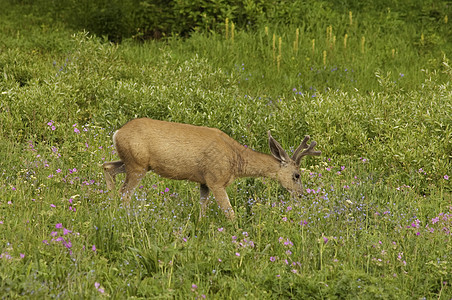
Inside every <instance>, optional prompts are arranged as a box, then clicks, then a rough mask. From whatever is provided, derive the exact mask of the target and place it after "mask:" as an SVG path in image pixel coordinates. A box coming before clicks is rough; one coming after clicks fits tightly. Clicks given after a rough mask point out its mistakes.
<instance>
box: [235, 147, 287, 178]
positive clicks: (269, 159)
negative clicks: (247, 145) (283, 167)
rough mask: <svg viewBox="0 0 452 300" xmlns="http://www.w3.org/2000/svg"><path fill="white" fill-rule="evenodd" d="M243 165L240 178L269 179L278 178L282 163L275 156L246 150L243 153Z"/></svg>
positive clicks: (240, 169)
mask: <svg viewBox="0 0 452 300" xmlns="http://www.w3.org/2000/svg"><path fill="white" fill-rule="evenodd" d="M241 158H242V163H241V166H240V167H239V172H238V173H239V174H238V176H239V177H269V178H276V174H277V173H278V170H279V169H280V162H279V161H278V160H276V159H275V158H274V157H273V156H271V155H268V154H264V153H260V152H256V151H253V150H251V149H246V150H245V151H244V152H243V153H242V157H241Z"/></svg>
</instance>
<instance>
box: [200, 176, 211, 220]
mask: <svg viewBox="0 0 452 300" xmlns="http://www.w3.org/2000/svg"><path fill="white" fill-rule="evenodd" d="M199 191H200V194H201V211H200V212H199V218H200V219H201V218H202V217H204V216H205V215H206V210H207V206H208V205H209V193H210V190H209V187H208V186H207V185H205V184H203V183H201V186H200V189H199Z"/></svg>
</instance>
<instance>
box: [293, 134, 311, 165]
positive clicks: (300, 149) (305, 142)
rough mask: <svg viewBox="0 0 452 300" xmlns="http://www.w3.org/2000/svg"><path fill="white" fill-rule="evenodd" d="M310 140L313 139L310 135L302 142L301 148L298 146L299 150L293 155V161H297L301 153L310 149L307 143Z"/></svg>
mask: <svg viewBox="0 0 452 300" xmlns="http://www.w3.org/2000/svg"><path fill="white" fill-rule="evenodd" d="M310 138H311V137H310V136H309V135H306V136H305V137H304V139H303V141H302V142H301V144H300V146H298V148H297V150H295V152H294V153H293V155H292V159H293V160H296V158H297V156H298V155H299V154H300V152H301V151H302V150H303V149H306V148H308V147H309V146H308V143H307V141H308V140H309V139H310Z"/></svg>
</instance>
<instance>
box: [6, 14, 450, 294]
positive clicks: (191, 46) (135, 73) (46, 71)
mask: <svg viewBox="0 0 452 300" xmlns="http://www.w3.org/2000/svg"><path fill="white" fill-rule="evenodd" d="M30 18H31V19H32V20H34V21H33V22H35V21H36V19H33V18H32V17H30ZM341 18H342V20H341V23H340V24H339V23H331V24H328V25H327V26H324V27H321V26H319V28H317V29H315V30H311V29H309V30H308V29H307V28H303V27H299V30H298V31H297V28H296V27H294V28H283V27H278V26H276V25H273V26H272V25H270V24H269V25H268V26H267V28H265V27H263V28H262V29H261V30H257V31H256V32H255V33H250V32H246V31H243V30H239V29H237V28H235V30H234V35H232V33H231V31H230V30H231V28H232V25H231V23H229V25H228V28H229V34H228V36H227V38H226V35H225V34H210V35H209V34H194V35H193V36H192V37H191V38H189V39H187V40H178V39H169V40H167V41H165V42H148V43H144V44H135V43H134V42H132V41H128V42H127V41H126V42H124V43H123V44H121V45H113V44H110V43H108V42H105V41H104V40H102V39H99V38H96V37H93V36H89V35H88V34H87V33H75V34H71V33H70V32H68V31H66V30H64V29H60V30H59V31H55V30H53V29H52V28H48V27H45V26H43V27H36V26H24V27H22V28H21V29H20V30H17V29H15V27H14V24H16V23H15V21H14V20H13V19H11V18H5V19H2V21H1V22H3V25H4V26H3V27H2V28H3V29H2V30H1V31H0V35H1V36H0V37H1V39H0V40H1V42H0V43H1V44H0V70H1V73H0V74H1V76H0V101H1V114H0V143H1V144H2V147H0V157H1V159H0V172H1V176H0V260H1V264H0V276H1V277H0V278H1V280H0V291H1V293H0V294H1V296H2V297H5V298H8V297H9V298H18V297H26V298H52V297H60V298H102V297H112V298H118V299H122V298H129V297H130V298H132V297H141V298H170V297H171V298H184V299H185V298H198V299H199V298H218V299H223V298H242V297H247V296H248V297H254V298H276V297H283V298H297V299H304V298H364V299H366V298H368V299H374V298H388V299H393V298H397V299H412V298H423V297H425V298H427V299H429V298H438V299H449V298H450V297H451V296H452V290H451V287H450V286H451V277H450V270H451V268H452V266H451V263H450V261H451V259H450V253H451V245H452V244H451V232H450V230H451V220H452V208H451V207H452V204H451V200H452V198H451V185H450V179H449V176H451V170H452V168H451V153H452V148H451V147H452V146H451V135H452V128H451V124H452V122H451V121H452V120H451V115H452V114H451V112H452V107H451V103H452V101H451V95H452V92H451V86H450V83H449V81H450V76H451V74H452V73H451V69H450V66H449V61H448V57H447V56H446V55H444V54H441V49H446V48H447V47H450V46H449V45H445V46H444V47H443V46H441V47H443V48H441V47H439V46H438V48H437V47H434V46H431V49H430V50H429V51H426V52H425V53H420V52H419V51H418V50H419V49H421V48H419V47H414V46H413V43H408V42H407V41H406V40H402V41H400V40H399V41H397V36H396V35H391V34H390V33H389V32H390V30H389V29H391V28H393V27H389V29H388V30H387V31H386V30H384V32H385V34H383V33H382V31H383V29H384V28H385V27H384V26H383V27H380V26H377V25H372V26H368V27H365V28H366V30H363V27H361V26H363V25H360V24H362V23H364V22H367V21H366V20H363V19H360V18H359V14H355V13H352V14H349V13H344V14H343V15H342V17H341ZM380 18H381V19H378V20H380V21H381V22H383V21H382V20H383V19H384V20H389V21H387V22H388V23H392V22H395V23H396V25H397V24H398V23H397V22H398V20H399V19H398V18H396V17H393V16H391V15H390V14H389V13H388V15H384V16H380ZM368 22H370V21H368ZM38 23H39V22H38ZM388 23H384V25H385V26H389V25H388ZM27 24H28V23H27ZM311 26H314V25H311ZM341 26H342V27H341ZM394 26H395V25H394ZM437 30H446V29H444V28H442V27H439V28H437ZM297 32H298V34H297ZM346 34H347V38H345V35H346ZM430 34H433V33H432V32H430ZM273 36H274V38H273ZM406 36H410V37H412V38H413V39H414V36H415V35H414V34H413V33H406ZM426 36H430V35H429V33H425V34H424V41H425V40H426V39H427V38H426ZM232 37H233V42H232ZM334 37H336V38H334ZM363 37H364V38H363ZM400 37H405V35H404V34H400ZM415 38H416V39H418V38H419V41H422V40H421V39H420V37H417V36H416V37H415ZM401 39H402V38H401ZM313 41H314V42H313ZM294 42H297V43H295V44H294ZM52 45H53V46H52ZM392 49H395V50H394V51H392ZM445 53H446V52H445ZM402 54H403V55H402ZM278 57H279V60H278ZM420 58H422V59H420ZM278 62H279V63H278ZM311 68H312V69H311ZM421 69H423V71H421ZM140 116H148V117H152V118H157V119H164V120H170V121H177V122H186V123H192V124H198V125H206V126H211V127H217V128H220V129H222V130H223V131H225V132H226V133H228V134H230V135H231V136H232V137H234V138H235V139H237V140H238V141H239V142H241V143H242V144H246V145H247V146H248V147H250V148H253V149H256V150H259V151H263V152H268V149H267V146H266V143H267V141H266V138H265V131H266V130H268V129H271V130H273V132H274V136H275V137H276V138H277V139H278V141H280V142H281V144H282V145H283V146H284V147H285V148H286V149H287V150H288V151H293V146H295V145H297V144H299V142H300V141H301V138H302V137H303V136H304V135H305V134H310V135H311V136H312V137H313V139H315V140H316V141H317V142H318V147H319V149H321V150H322V153H323V155H322V157H321V158H309V159H307V160H306V161H304V162H303V165H302V171H303V172H302V176H303V183H304V186H305V189H306V193H305V194H304V195H303V197H302V198H300V199H297V200H293V199H290V198H289V196H288V195H287V194H286V193H285V192H284V191H283V190H282V189H281V188H280V187H279V186H278V185H277V184H276V183H275V182H273V181H269V180H267V179H241V180H238V181H237V182H236V183H235V184H234V185H232V186H231V187H230V188H229V190H228V194H229V195H230V197H231V202H232V205H233V206H234V209H235V210H236V212H237V215H238V221H237V223H234V224H233V223H229V222H227V221H226V220H225V218H224V216H223V214H222V213H221V211H220V210H219V209H218V208H217V207H216V206H215V205H211V207H210V210H209V212H208V214H207V217H206V218H205V219H203V220H199V219H198V217H197V216H198V215H199V205H198V203H197V201H198V198H199V191H198V186H197V185H195V184H193V183H189V182H179V181H172V180H167V179H164V178H161V177H159V176H156V175H154V174H152V173H149V174H148V176H147V177H146V178H145V179H144V180H143V182H142V186H140V187H139V188H138V189H137V191H136V194H135V195H134V200H133V201H132V206H131V207H130V208H125V207H123V205H122V203H121V201H120V200H119V199H116V198H113V199H112V198H110V197H109V196H108V194H107V192H106V191H105V188H106V186H105V183H104V179H103V175H102V172H101V167H100V166H101V164H102V163H103V162H104V161H107V160H111V159H116V154H115V151H114V148H113V146H112V142H111V134H112V132H113V131H114V130H115V129H116V128H118V127H119V126H121V125H122V124H123V123H125V122H126V121H128V120H130V119H131V118H134V117H140ZM120 179H122V178H120Z"/></svg>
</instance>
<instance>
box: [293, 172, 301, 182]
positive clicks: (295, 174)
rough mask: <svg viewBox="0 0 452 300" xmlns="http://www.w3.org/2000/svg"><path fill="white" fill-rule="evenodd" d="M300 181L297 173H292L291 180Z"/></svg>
mask: <svg viewBox="0 0 452 300" xmlns="http://www.w3.org/2000/svg"><path fill="white" fill-rule="evenodd" d="M299 179H300V174H299V173H293V180H295V181H298V180H299Z"/></svg>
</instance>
